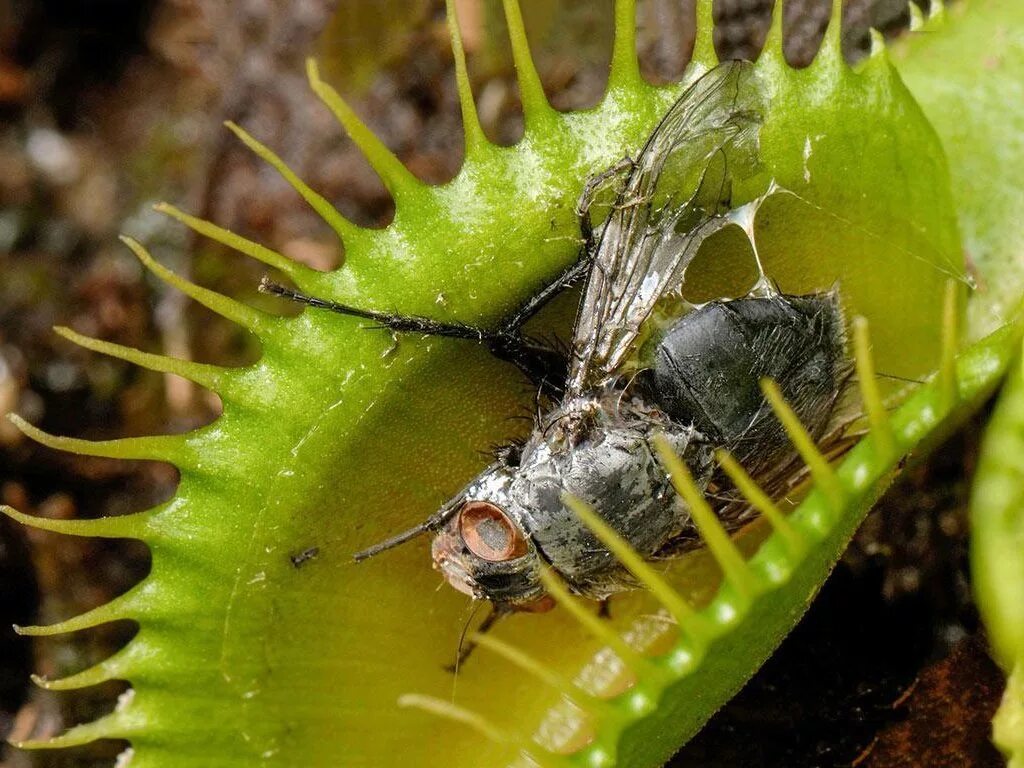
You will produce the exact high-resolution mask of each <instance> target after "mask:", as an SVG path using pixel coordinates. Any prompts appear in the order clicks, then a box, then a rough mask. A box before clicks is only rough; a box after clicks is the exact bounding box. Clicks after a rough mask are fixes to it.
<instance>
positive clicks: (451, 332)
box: [259, 278, 495, 342]
mask: <svg viewBox="0 0 1024 768" xmlns="http://www.w3.org/2000/svg"><path fill="white" fill-rule="evenodd" d="M259 289H260V293H269V294H271V295H272V296H281V297H283V298H286V299H291V300H292V301H297V302H299V303H300V304H306V305H308V306H310V307H316V308H317V309H329V310H330V311H331V312H337V313H338V314H340V315H349V316H351V317H359V318H362V319H363V320H373V321H374V322H375V323H379V324H380V327H381V328H387V329H389V330H392V331H396V332H398V333H421V334H423V335H424V336H444V337H447V338H450V339H468V340H470V341H479V342H485V341H488V340H489V338H490V337H491V336H494V335H495V334H494V333H493V332H492V331H486V330H484V329H482V328H474V327H473V326H471V325H462V324H460V323H441V322H438V321H437V320H431V319H430V318H427V317H419V316H417V315H396V314H392V313H390V312H377V311H375V310H372V309H358V308H357V307H350V306H349V305H347V304H339V303H338V302H336V301H328V300H327V299H318V298H317V297H316V296H307V295H306V294H304V293H300V292H299V291H293V290H292V289H291V288H287V287H285V286H283V285H279V284H278V283H275V282H272V281H270V280H268V279H267V278H263V280H262V281H260V288H259Z"/></svg>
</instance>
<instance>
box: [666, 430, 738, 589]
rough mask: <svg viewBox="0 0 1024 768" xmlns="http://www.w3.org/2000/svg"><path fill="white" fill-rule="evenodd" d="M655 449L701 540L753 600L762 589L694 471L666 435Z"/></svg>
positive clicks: (734, 584)
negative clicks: (695, 479)
mask: <svg viewBox="0 0 1024 768" xmlns="http://www.w3.org/2000/svg"><path fill="white" fill-rule="evenodd" d="M654 448H655V450H656V451H657V452H658V457H659V458H660V459H661V463H662V464H663V465H664V467H665V469H666V470H667V471H668V474H669V477H670V478H671V480H672V485H673V487H674V488H675V489H676V492H677V493H678V494H679V495H680V496H681V497H682V499H683V501H685V502H686V505H687V507H688V508H689V510H690V516H691V517H692V518H693V522H694V525H696V526H697V530H698V531H699V532H700V536H701V539H703V541H704V544H705V545H706V546H707V548H708V551H709V552H710V553H711V555H712V556H713V557H714V558H715V560H716V561H717V562H718V565H719V567H720V568H721V569H722V573H723V575H724V576H725V579H726V581H727V582H728V583H729V584H730V585H731V586H732V587H733V589H734V590H735V591H736V593H737V595H738V596H739V597H740V598H741V599H742V600H744V601H749V600H752V599H753V598H754V596H755V595H756V594H757V591H758V586H757V581H756V579H755V578H754V574H753V573H752V572H751V570H750V566H749V565H748V564H747V561H746V560H745V559H744V558H743V555H742V553H741V552H740V551H739V549H737V547H736V545H735V544H734V543H733V540H732V539H731V538H730V537H729V533H728V532H727V531H726V530H725V528H724V527H723V526H722V523H721V522H720V521H719V519H718V516H717V515H715V513H714V511H713V510H712V509H711V506H710V505H709V504H708V502H707V500H706V499H705V498H704V494H703V493H702V492H701V490H700V489H699V488H698V487H697V483H696V482H695V481H694V479H693V475H691V474H690V470H689V469H688V468H687V466H686V464H685V463H684V462H683V460H682V459H680V458H679V457H678V456H677V455H676V452H675V451H674V450H673V449H672V446H671V444H670V443H669V442H668V440H667V439H666V438H665V436H664V435H657V436H656V437H655V438H654Z"/></svg>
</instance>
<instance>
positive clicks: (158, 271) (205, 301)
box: [120, 235, 273, 336]
mask: <svg viewBox="0 0 1024 768" xmlns="http://www.w3.org/2000/svg"><path fill="white" fill-rule="evenodd" d="M120 240H121V242H122V243H124V244H125V245H127V246H128V247H129V248H130V249H131V250H132V252H133V253H134V254H135V255H136V257H138V259H139V261H141V262H142V263H143V265H144V266H145V267H146V268H147V269H148V270H149V271H150V272H152V273H153V274H154V275H156V276H157V277H158V278H160V279H161V280H163V281H164V282H165V283H167V284H168V285H171V286H173V287H175V288H177V289H178V290H179V291H181V292H182V293H184V294H185V295H186V296H188V297H190V298H192V299H194V300H195V301H197V302H199V303H200V304H202V305H203V306H204V307H206V308H207V309H209V310H211V311H212V312H216V313H217V314H218V315H220V316H221V317H224V318H226V319H228V320H231V321H232V322H234V323H237V324H238V325H240V326H242V327H243V328H245V329H247V330H249V331H251V332H252V333H254V334H256V335H257V336H258V335H259V334H260V332H261V331H262V330H264V329H265V327H266V326H267V325H268V323H269V321H271V320H273V317H272V316H271V315H268V314H266V313H264V312H260V311H259V310H258V309H254V308H253V307H250V306H249V305H247V304H243V303H242V302H240V301H235V300H234V299H229V298H228V297H227V296H224V295H222V294H220V293H217V292H216V291H211V290H209V289H208V288H203V287H201V286H198V285H196V284H195V283H192V282H189V281H188V280H185V279H184V278H183V277H179V276H178V275H176V274H174V273H173V272H172V271H171V270H169V269H167V267H165V266H164V265H163V264H161V263H160V262H158V261H157V260H156V259H154V258H153V257H152V256H151V255H150V253H149V251H147V250H146V248H145V246H143V245H142V243H140V242H139V241H138V240H135V239H134V238H132V237H128V236H127V235H122V236H121V237H120Z"/></svg>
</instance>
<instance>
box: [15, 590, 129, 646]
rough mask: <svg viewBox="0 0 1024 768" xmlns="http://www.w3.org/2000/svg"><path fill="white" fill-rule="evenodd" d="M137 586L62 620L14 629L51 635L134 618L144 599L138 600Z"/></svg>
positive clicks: (32, 633)
mask: <svg viewBox="0 0 1024 768" xmlns="http://www.w3.org/2000/svg"><path fill="white" fill-rule="evenodd" d="M138 589H139V588H138V587H136V588H135V589H133V590H131V591H129V592H125V593H124V594H123V595H120V596H119V597H115V598H114V599H113V600H111V601H109V602H107V603H104V604H103V605H100V606H97V607H96V608H93V609H92V610H91V611H86V612H85V613H80V614H78V615H77V616H72V617H71V618H69V619H65V620H64V621H58V622H57V623H55V624H47V625H45V626H28V627H20V626H15V627H14V631H15V632H17V633H18V634H19V635H26V636H28V637H52V636H53V635H64V634H67V633H69V632H78V631H79V630H82V629H92V628H93V627H98V626H99V625H101V624H109V623H110V622H112V621H124V620H129V619H136V616H137V614H138V612H139V609H140V607H141V606H142V605H143V604H145V602H146V601H145V600H140V599H139V598H138V597H137V595H138V594H139V593H138Z"/></svg>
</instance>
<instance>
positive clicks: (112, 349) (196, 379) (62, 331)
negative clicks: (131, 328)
mask: <svg viewBox="0 0 1024 768" xmlns="http://www.w3.org/2000/svg"><path fill="white" fill-rule="evenodd" d="M53 330H54V332H55V333H56V334H57V335H58V336H63V337H64V338H65V339H67V340H68V341H70V342H72V343H74V344H77V345H78V346H80V347H83V348H85V349H88V350H91V351H93V352H99V353H100V354H102V355H107V356H108V357H114V358H117V359H118V360H124V361H125V362H129V363H134V364H135V365H138V366H140V367H142V368H146V369H148V370H151V371H157V372H158V373H173V374H174V375H176V376H181V377H182V378H183V379H188V380H189V381H191V382H193V383H195V384H198V385H199V386H201V387H206V388H207V389H209V390H212V391H214V392H217V391H218V390H219V389H220V387H221V385H222V383H223V381H224V368H222V367H220V366H217V365H204V364H203V363H196V362H194V361H192V360H181V359H176V358H173V357H167V356H165V355H154V354H151V353H149V352H143V351H141V350H139V349H134V348H132V347H126V346H123V345H121V344H114V343H113V342H109V341H103V340H101V339H94V338H92V337H90V336H84V335H82V334H80V333H77V332H76V331H73V330H71V329H70V328H66V327H64V326H56V327H54V329H53Z"/></svg>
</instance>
